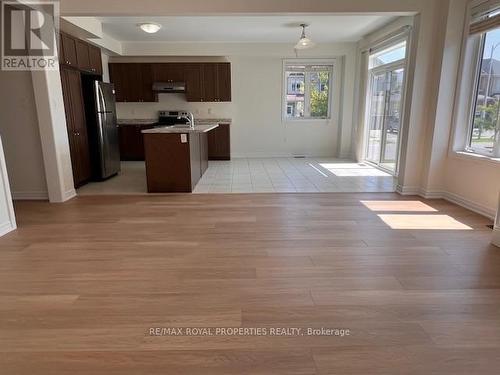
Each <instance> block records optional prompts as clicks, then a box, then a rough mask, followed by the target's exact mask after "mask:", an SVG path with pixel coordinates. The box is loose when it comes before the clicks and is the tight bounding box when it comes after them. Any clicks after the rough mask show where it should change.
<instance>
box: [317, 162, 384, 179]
mask: <svg viewBox="0 0 500 375" xmlns="http://www.w3.org/2000/svg"><path fill="white" fill-rule="evenodd" d="M319 165H320V166H321V167H323V168H325V169H326V170H328V171H329V172H330V173H332V174H334V175H335V176H338V177H358V176H363V177H369V176H373V177H392V176H391V175H390V174H389V173H387V172H384V171H381V170H380V169H377V168H373V167H371V166H368V165H366V164H356V163H345V164H342V163H319Z"/></svg>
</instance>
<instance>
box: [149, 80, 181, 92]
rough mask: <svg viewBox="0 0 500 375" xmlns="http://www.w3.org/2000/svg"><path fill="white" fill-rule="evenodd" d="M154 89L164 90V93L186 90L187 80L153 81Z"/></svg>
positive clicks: (157, 90) (156, 90)
mask: <svg viewBox="0 0 500 375" xmlns="http://www.w3.org/2000/svg"><path fill="white" fill-rule="evenodd" d="M153 91H154V92H163V93H168V92H171V93H178V92H186V83H185V82H154V83H153Z"/></svg>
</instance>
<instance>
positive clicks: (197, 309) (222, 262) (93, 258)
mask: <svg viewBox="0 0 500 375" xmlns="http://www.w3.org/2000/svg"><path fill="white" fill-rule="evenodd" d="M16 214H17V219H18V224H19V230H17V231H16V232H13V233H11V234H9V235H7V236H5V237H3V238H0V268H1V272H0V369H1V370H0V373H2V374H6V375H11V374H13V375H24V374H30V375H31V374H42V375H43V374H50V375H53V374H68V373H71V374H92V375H100V374H103V375H104V374H106V375H109V374H134V375H137V374H273V375H274V374H343V375H345V374H370V375H373V374H384V375H387V374H426V375H427V374H436V375H437V374H439V375H444V374H453V375H457V374H463V375H465V374H467V375H471V374H494V373H497V372H498V369H499V368H500V315H499V311H500V249H498V248H495V247H493V246H490V245H489V241H490V237H491V230H490V229H488V228H487V227H486V225H487V224H490V222H489V221H488V220H487V219H484V218H482V217H481V216H479V215H476V214H474V213H471V212H469V211H467V210H465V209H462V208H460V207H457V206H454V205H452V204H450V203H447V202H444V201H441V200H436V201H434V200H433V201H425V200H421V199H419V198H414V197H401V196H399V195H397V194H391V193H388V194H335V193H333V194H331V193H326V194H253V195H244V194H242V195H236V194H231V195H165V196H119V197H109V196H100V197H90V196H89V197H79V198H76V199H74V200H72V201H70V202H67V203H64V204H48V203H45V202H18V203H17V204H16ZM379 215H380V216H379ZM393 228H402V229H393ZM152 327H178V328H186V327H200V328H207V327H211V328H212V329H216V328H217V327H222V328H224V327H226V328H229V327H246V328H261V329H262V328H265V329H267V333H269V332H270V330H271V329H272V328H302V329H303V330H306V329H307V328H309V327H313V328H320V327H325V328H339V329H348V330H349V333H350V334H349V335H346V336H344V337H339V336H325V335H323V336H310V335H307V334H305V335H291V336H272V335H270V334H267V335H262V336H244V335H231V336H223V335H220V334H217V335H213V336H187V335H183V336H151V335H150V334H149V330H150V328H152ZM302 332H304V331H302Z"/></svg>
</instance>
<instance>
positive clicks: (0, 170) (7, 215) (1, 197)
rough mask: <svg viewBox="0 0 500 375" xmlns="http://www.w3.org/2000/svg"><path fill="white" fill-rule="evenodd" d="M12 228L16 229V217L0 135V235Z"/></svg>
mask: <svg viewBox="0 0 500 375" xmlns="http://www.w3.org/2000/svg"><path fill="white" fill-rule="evenodd" d="M14 229H16V219H15V216H14V207H13V205H12V196H11V193H10V186H9V177H8V173H7V167H6V165H5V155H4V152H3V146H2V138H1V137H0V236H3V235H4V234H6V233H8V232H10V231H13V230H14Z"/></svg>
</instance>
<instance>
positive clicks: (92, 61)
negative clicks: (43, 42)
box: [59, 32, 102, 75]
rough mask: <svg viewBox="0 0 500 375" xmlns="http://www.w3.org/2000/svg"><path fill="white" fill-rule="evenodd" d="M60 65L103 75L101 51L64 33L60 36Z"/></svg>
mask: <svg viewBox="0 0 500 375" xmlns="http://www.w3.org/2000/svg"><path fill="white" fill-rule="evenodd" d="M59 63H60V64H61V65H64V66H68V67H73V68H75V69H78V70H81V71H82V72H86V73H92V74H96V75H102V59H101V50H100V49H99V48H98V47H95V46H93V45H91V44H89V43H87V42H85V41H83V40H80V39H77V38H74V37H72V36H71V35H68V34H65V33H63V32H61V35H60V47H59Z"/></svg>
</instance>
